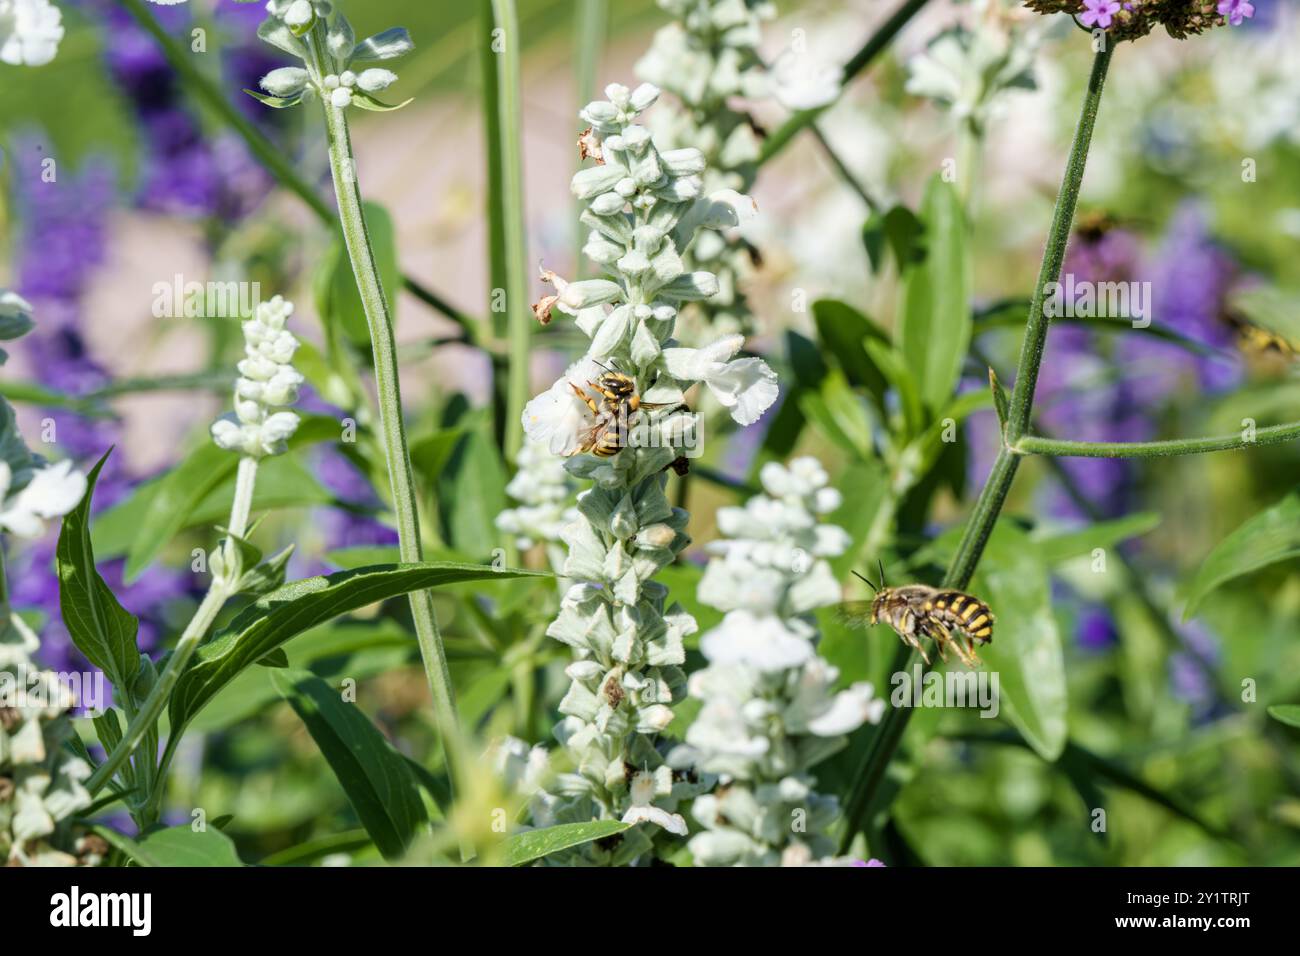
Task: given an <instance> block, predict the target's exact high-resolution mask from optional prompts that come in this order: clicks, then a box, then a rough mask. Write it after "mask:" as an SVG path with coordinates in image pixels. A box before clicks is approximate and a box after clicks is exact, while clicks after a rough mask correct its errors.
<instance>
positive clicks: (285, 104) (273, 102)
mask: <svg viewBox="0 0 1300 956" xmlns="http://www.w3.org/2000/svg"><path fill="white" fill-rule="evenodd" d="M244 92H245V93H247V94H248V95H249V96H251V97H252V98H253V99H255V100H257V101H258V102H259V103H265V104H266V105H267V106H269V107H271V108H272V109H277V110H283V109H288V108H289V107H290V106H297V105H298V104H299V103H301V102H302V91H299V92H297V93H294V94H293V95H292V96H271V95H269V94H267V93H259V92H257V90H249V89H245V90H244Z"/></svg>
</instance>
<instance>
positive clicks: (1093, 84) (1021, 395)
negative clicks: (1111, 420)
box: [1006, 38, 1115, 445]
mask: <svg viewBox="0 0 1300 956" xmlns="http://www.w3.org/2000/svg"><path fill="white" fill-rule="evenodd" d="M1107 39H1108V38H1107ZM1114 52H1115V46H1114V44H1112V43H1110V42H1107V43H1106V45H1105V47H1104V48H1103V49H1102V50H1101V51H1100V52H1098V53H1097V55H1096V56H1095V57H1094V58H1093V61H1092V74H1091V75H1090V76H1089V77H1088V90H1087V92H1086V94H1085V95H1084V98H1083V109H1082V110H1081V111H1080V114H1079V124H1078V126H1077V127H1076V129H1075V132H1074V143H1073V144H1072V145H1071V147H1070V158H1069V160H1067V162H1066V167H1065V178H1064V180H1063V181H1062V183H1061V192H1060V195H1058V196H1057V198H1056V209H1055V210H1054V211H1053V213H1052V227H1051V230H1050V231H1049V233H1048V239H1047V248H1046V250H1045V251H1044V253H1043V264H1042V266H1041V267H1040V268H1039V270H1038V284H1037V285H1035V286H1034V291H1033V297H1032V298H1031V299H1030V303H1029V317H1028V319H1027V320H1026V322H1025V338H1024V342H1023V343H1022V344H1021V347H1020V366H1019V368H1018V370H1017V373H1016V382H1015V386H1014V387H1013V389H1012V391H1011V403H1010V409H1009V412H1008V417H1007V434H1006V442H1007V444H1008V445H1015V444H1016V442H1018V441H1019V440H1020V437H1021V436H1022V435H1024V434H1025V433H1026V432H1028V431H1029V419H1030V416H1031V414H1032V413H1033V404H1034V388H1035V386H1037V384H1038V369H1039V367H1040V366H1041V365H1042V362H1043V349H1044V347H1045V346H1046V345H1047V329H1048V326H1049V324H1050V321H1051V320H1050V319H1049V318H1048V316H1047V315H1046V313H1045V312H1044V311H1043V298H1044V296H1045V295H1046V289H1047V287H1048V286H1049V285H1051V284H1052V283H1054V282H1057V281H1059V280H1060V278H1061V264H1062V263H1063V262H1064V261H1065V247H1066V246H1067V245H1068V244H1069V242H1070V225H1071V223H1073V222H1074V209H1075V206H1076V205H1077V204H1078V201H1079V188H1080V186H1081V185H1082V183H1083V169H1084V166H1085V164H1086V163H1087V162H1088V146H1089V145H1090V144H1091V142H1092V130H1093V127H1094V126H1095V125H1096V122H1097V110H1098V108H1099V107H1100V106H1101V93H1102V88H1103V87H1104V86H1105V84H1106V71H1107V70H1108V69H1109V68H1110V58H1111V56H1112V55H1113V54H1114Z"/></svg>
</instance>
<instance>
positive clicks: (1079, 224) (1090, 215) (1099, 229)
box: [1074, 209, 1120, 242]
mask: <svg viewBox="0 0 1300 956" xmlns="http://www.w3.org/2000/svg"><path fill="white" fill-rule="evenodd" d="M1119 224H1120V223H1119V220H1118V219H1116V218H1115V217H1114V216H1113V215H1111V214H1110V213H1109V212H1107V211H1106V210H1104V209H1089V210H1085V211H1083V212H1080V213H1079V214H1078V215H1076V216H1075V217H1074V234H1075V235H1076V236H1078V237H1079V238H1080V239H1081V240H1082V241H1084V242H1100V241H1101V239H1102V238H1103V237H1104V236H1105V235H1106V234H1107V233H1108V232H1110V231H1111V230H1112V229H1115V228H1116V227H1118V226H1119Z"/></svg>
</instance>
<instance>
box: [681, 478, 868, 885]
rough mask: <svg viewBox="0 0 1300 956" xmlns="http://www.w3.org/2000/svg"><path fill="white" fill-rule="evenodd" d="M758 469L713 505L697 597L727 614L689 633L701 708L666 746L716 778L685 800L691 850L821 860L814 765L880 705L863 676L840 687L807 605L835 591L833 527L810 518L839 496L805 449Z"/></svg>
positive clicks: (829, 817)
mask: <svg viewBox="0 0 1300 956" xmlns="http://www.w3.org/2000/svg"><path fill="white" fill-rule="evenodd" d="M760 480H761V481H762V484H763V488H764V490H765V491H766V494H763V495H758V496H756V497H755V498H752V499H751V500H750V501H748V502H747V503H746V504H745V506H744V507H743V508H723V509H720V510H719V513H718V524H719V527H720V528H721V529H722V531H723V532H724V533H725V534H728V535H730V536H731V537H730V538H729V539H724V540H721V541H716V542H714V543H713V544H712V545H711V546H710V548H709V550H710V551H711V552H712V553H713V554H714V557H713V559H712V560H711V561H710V562H709V566H708V568H707V569H706V570H705V573H704V577H703V579H702V580H701V582H700V586H699V591H698V597H699V599H700V600H701V601H702V602H703V603H705V604H709V605H712V606H713V607H717V608H719V609H721V610H724V611H726V612H727V613H726V614H725V616H724V617H723V619H722V622H721V623H720V624H719V625H718V626H717V627H715V628H713V629H712V630H711V631H709V632H708V633H706V634H705V635H703V637H702V638H701V640H700V650H701V652H702V653H703V654H704V657H705V658H706V659H707V660H708V662H709V666H708V667H706V668H705V669H703V670H701V671H698V672H696V673H695V674H693V675H692V676H691V679H690V685H689V690H690V694H691V696H692V697H695V698H697V699H698V700H700V701H701V702H702V706H701V708H700V712H699V714H698V715H697V716H696V718H695V721H694V722H693V723H692V724H691V726H690V727H689V728H688V730H687V732H686V743H685V745H683V746H682V747H679V748H678V749H677V750H675V751H674V752H673V753H671V754H670V755H669V762H670V764H671V765H672V766H674V767H677V768H679V769H684V768H687V767H690V768H693V769H695V770H697V771H701V772H703V773H704V774H708V775H717V776H718V777H721V778H723V779H724V780H725V781H726V782H727V786H726V787H724V788H723V789H721V790H720V791H719V792H718V793H716V794H706V795H703V796H700V797H697V798H696V799H695V802H694V803H693V804H692V807H691V812H692V816H694V818H695V819H696V820H698V821H700V823H701V824H702V825H703V826H704V828H705V829H704V831H703V832H700V833H697V834H695V835H694V836H692V837H691V840H690V849H691V852H692V854H693V855H694V858H695V861H696V863H698V864H700V865H706V866H723V865H748V866H781V865H795V864H800V865H802V864H811V863H815V862H816V863H825V862H828V861H830V860H832V859H833V856H832V854H833V851H834V844H833V842H832V841H831V840H830V838H829V837H828V835H827V832H828V829H829V827H830V826H831V824H832V823H833V822H834V820H835V817H836V816H837V814H838V812H839V809H838V806H837V805H836V801H835V799H834V798H833V797H828V796H823V795H820V794H818V793H816V792H814V790H813V785H814V780H813V777H812V774H811V772H810V771H811V768H812V767H813V766H815V765H816V764H817V763H818V762H819V761H821V760H823V759H825V758H826V757H827V756H829V755H830V754H832V753H834V752H835V751H836V750H837V749H839V748H840V747H841V746H843V743H844V735H845V734H848V733H850V732H851V731H853V730H855V729H856V728H858V727H860V726H861V725H862V724H863V723H866V722H872V723H875V722H878V721H879V720H880V719H881V717H882V715H883V713H884V701H883V700H880V699H878V698H877V697H876V696H875V694H874V691H873V689H872V687H871V685H870V684H865V683H862V684H854V685H853V686H852V687H849V688H847V689H845V690H841V691H838V692H837V691H836V690H835V686H836V683H837V681H838V679H839V672H838V671H837V670H836V669H835V668H834V667H832V666H831V665H830V664H828V663H827V662H826V661H825V660H824V659H823V658H821V657H819V656H818V655H817V652H816V648H815V641H816V638H817V632H816V628H815V627H814V625H813V622H812V618H811V617H809V616H808V612H809V611H811V610H813V609H814V608H817V607H822V606H825V605H828V604H832V603H835V602H836V601H838V600H839V586H838V584H837V582H836V580H835V576H834V574H833V573H832V572H831V569H830V565H829V564H828V563H827V561H826V559H827V558H828V557H834V556H836V555H839V554H842V553H843V552H844V551H845V549H846V548H847V547H848V545H849V540H848V536H847V534H845V532H844V531H843V530H842V529H840V528H836V527H834V526H832V525H825V524H821V523H819V521H818V517H819V516H820V515H823V514H825V513H827V512H828V511H830V510H833V508H834V507H837V506H838V504H839V496H838V495H837V494H834V493H833V489H831V488H829V487H828V482H829V478H828V476H827V474H826V471H825V469H823V468H822V466H821V465H820V463H818V462H817V461H816V459H813V458H799V459H796V460H794V461H792V462H791V463H790V464H789V465H788V466H783V465H780V464H777V463H769V464H768V465H765V466H764V467H763V469H762V471H761V473H760ZM795 809H801V810H803V811H804V812H805V813H806V814H807V821H806V823H807V826H806V828H805V829H804V831H803V832H802V833H797V834H796V833H792V832H790V829H789V827H788V825H787V824H786V823H785V822H784V821H788V820H789V819H790V814H791V812H792V811H793V810H795Z"/></svg>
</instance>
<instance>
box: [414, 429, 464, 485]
mask: <svg viewBox="0 0 1300 956" xmlns="http://www.w3.org/2000/svg"><path fill="white" fill-rule="evenodd" d="M464 434H465V429H464V428H463V427H461V426H459V425H458V426H454V427H452V428H440V429H439V430H438V431H436V432H434V433H433V434H431V435H421V436H420V437H419V438H413V439H412V440H411V464H412V465H413V466H414V467H415V470H416V472H417V473H418V474H419V475H421V476H422V477H423V478H424V479H425V480H426V481H432V480H433V479H435V478H437V477H438V476H439V475H440V474H442V470H443V468H445V467H446V466H447V462H448V461H449V460H450V459H451V456H452V453H453V452H455V450H456V446H457V445H459V444H460V439H461V436H462V435H464Z"/></svg>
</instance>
